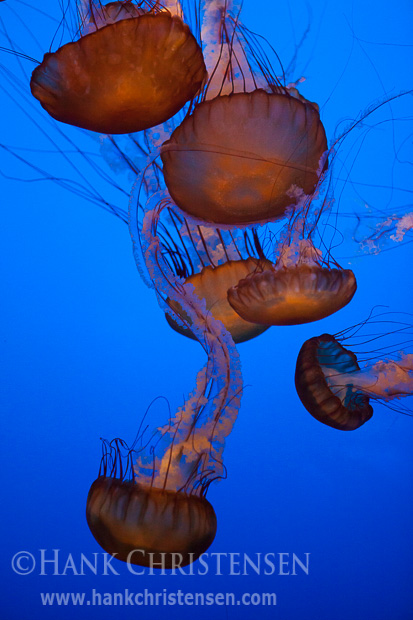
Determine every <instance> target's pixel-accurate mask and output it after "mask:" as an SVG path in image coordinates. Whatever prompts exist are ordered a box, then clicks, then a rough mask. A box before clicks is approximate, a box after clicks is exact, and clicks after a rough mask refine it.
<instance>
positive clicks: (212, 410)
mask: <svg viewBox="0 0 413 620" xmlns="http://www.w3.org/2000/svg"><path fill="white" fill-rule="evenodd" d="M138 188H139V186H138ZM150 203H151V201H149V204H150ZM164 208H165V204H163V203H162V201H161V202H160V204H159V206H158V207H157V208H155V209H152V210H151V209H149V208H148V209H147V210H146V215H145V217H144V220H143V224H142V229H141V230H140V229H139V228H138V217H139V202H138V200H135V199H134V196H132V199H131V216H130V218H131V221H130V227H131V235H132V239H133V242H134V251H135V256H136V260H137V263H138V266H139V268H140V269H144V268H146V270H147V274H148V276H149V280H147V282H148V283H149V284H150V285H152V286H153V287H154V288H155V290H156V293H157V295H158V299H159V300H160V301H161V303H163V305H164V306H166V308H167V307H168V305H171V304H172V301H174V302H175V304H179V308H180V309H181V310H180V311H181V312H182V314H185V317H188V318H189V319H190V321H191V330H192V331H193V333H194V334H195V335H196V337H197V339H198V340H199V342H200V343H201V345H202V346H203V348H204V350H205V352H206V353H207V355H208V361H207V364H206V365H205V367H204V368H203V369H202V370H201V371H200V372H199V373H198V376H197V382H196V387H195V389H194V391H193V392H192V393H191V394H190V396H189V398H188V399H187V401H186V402H185V404H184V406H183V407H182V408H180V409H179V410H178V411H177V413H176V414H175V416H174V417H173V418H172V419H171V420H170V421H169V423H168V424H167V425H166V426H165V427H163V428H161V429H158V434H159V436H160V440H159V442H158V443H157V445H156V447H155V448H152V449H146V450H145V449H142V450H141V451H140V452H138V453H137V462H136V464H135V468H134V474H133V476H132V479H131V480H125V479H124V474H123V472H122V470H121V469H119V468H120V467H121V462H119V458H118V452H117V451H116V445H115V458H114V460H113V461H110V464H108V461H107V459H105V460H104V463H103V471H101V475H100V476H99V478H98V479H97V480H96V481H95V482H94V483H93V485H92V487H91V490H90V492H89V496H88V501H87V509H86V512H87V519H88V523H89V526H90V529H91V531H92V533H93V535H94V536H95V538H96V540H97V541H98V542H99V544H101V545H102V547H103V548H104V549H105V550H106V551H108V552H109V553H112V554H116V555H117V557H118V558H119V559H121V560H125V561H128V562H132V563H136V564H139V565H142V566H149V565H153V564H158V565H159V563H161V565H162V567H163V568H173V567H174V566H176V565H181V566H184V565H186V564H188V563H190V562H193V561H194V560H195V559H196V558H197V557H199V555H200V554H201V553H203V552H204V551H205V550H206V549H207V548H208V547H209V545H210V544H211V543H212V541H213V539H214V536H215V530H216V518H215V513H214V511H213V508H212V506H211V505H210V504H209V502H207V500H206V499H205V494H206V492H207V490H208V487H209V485H210V484H211V482H213V481H214V480H217V479H219V478H221V477H222V476H223V475H224V467H223V462H222V452H223V449H224V444H225V438H226V437H227V436H228V435H229V433H230V432H231V430H232V427H233V424H234V422H235V420H236V417H237V414H238V409H239V405H240V397H241V391H242V378H241V371H240V365H239V357H238V353H237V350H236V348H235V345H234V343H233V341H232V339H231V337H230V335H229V333H228V332H227V331H226V330H225V328H224V327H223V325H222V323H221V322H220V321H217V320H215V319H214V318H213V317H212V316H211V314H210V313H209V312H207V310H206V306H205V301H200V299H199V298H198V297H197V296H196V295H194V293H193V291H192V287H191V286H190V285H188V284H185V283H184V282H183V281H182V279H180V278H178V277H177V276H176V275H175V274H174V273H173V271H172V270H171V269H170V267H169V265H168V263H167V261H166V260H165V259H164V257H163V251H162V248H161V244H160V239H159V236H158V223H159V218H160V215H161V213H162V210H163V209H164ZM142 262H144V266H143V264H142ZM174 311H175V312H176V305H175V310H174ZM132 453H133V452H129V453H128V457H127V458H128V459H130V458H131V457H130V455H131V454H132ZM109 456H110V454H109ZM113 463H114V464H113ZM111 471H114V472H115V477H112V475H110V474H111ZM119 472H122V473H120V475H119ZM108 473H109V475H108ZM116 474H118V475H116Z"/></svg>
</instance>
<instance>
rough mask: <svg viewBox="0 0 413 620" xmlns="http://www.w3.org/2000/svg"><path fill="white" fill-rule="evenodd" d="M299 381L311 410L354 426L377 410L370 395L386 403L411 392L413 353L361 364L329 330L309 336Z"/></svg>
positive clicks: (327, 420) (343, 426)
mask: <svg viewBox="0 0 413 620" xmlns="http://www.w3.org/2000/svg"><path fill="white" fill-rule="evenodd" d="M295 385H296V389H297V393H298V396H299V397H300V399H301V402H302V403H303V405H304V407H305V408H306V409H307V411H309V413H311V415H312V416H313V417H314V418H316V420H319V421H320V422H322V423H323V424H326V425H327V426H331V427H333V428H336V429H339V430H343V431H351V430H355V429H356V428H359V427H360V426H362V425H363V424H364V423H365V422H367V420H369V419H370V418H371V416H372V415H373V408H372V406H371V405H370V403H369V399H376V400H381V401H383V402H385V403H387V402H389V401H391V400H392V399H395V398H401V397H402V396H410V395H412V394H413V355H412V354H408V355H405V354H404V353H400V354H399V356H398V359H393V360H388V361H382V360H380V361H378V362H375V363H370V364H368V365H367V366H366V367H364V368H360V367H359V364H358V362H357V357H356V355H355V354H354V353H353V352H352V351H350V350H348V349H346V348H344V347H343V346H342V345H341V344H340V342H339V341H338V340H337V339H336V338H335V337H334V336H331V335H330V334H323V335H322V336H318V337H315V338H310V340H307V341H306V342H305V343H304V344H303V346H302V347H301V350H300V353H299V354H298V358H297V365H296V371H295Z"/></svg>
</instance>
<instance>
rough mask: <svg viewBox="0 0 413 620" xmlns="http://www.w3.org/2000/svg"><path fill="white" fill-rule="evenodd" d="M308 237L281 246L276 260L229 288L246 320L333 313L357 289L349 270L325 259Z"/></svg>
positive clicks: (290, 321) (292, 319) (289, 321)
mask: <svg viewBox="0 0 413 620" xmlns="http://www.w3.org/2000/svg"><path fill="white" fill-rule="evenodd" d="M319 254H320V253H319V251H318V250H316V248H314V247H313V245H312V243H311V242H310V241H309V240H308V239H307V240H304V239H301V240H300V241H299V242H298V245H297V246H296V248H295V249H294V244H291V245H289V246H284V247H283V248H282V250H281V253H280V256H279V259H278V260H277V262H276V263H275V264H274V265H270V267H269V268H267V269H264V270H262V271H260V272H256V273H252V274H249V275H248V276H247V277H246V278H244V279H243V280H240V282H238V284H237V285H236V286H233V287H232V288H230V289H229V290H228V301H229V303H230V305H231V306H232V308H234V310H235V311H236V312H237V313H238V314H239V315H240V316H241V317H242V318H243V319H245V320H246V321H254V322H255V323H261V324H263V325H298V324H302V323H310V322H312V321H318V320H320V319H323V318H325V317H326V316H329V315H330V314H333V313H335V312H337V311H338V310H340V309H341V308H343V307H344V306H346V305H347V304H348V303H349V302H350V301H351V299H352V298H353V296H354V293H355V292H356V289H357V283H356V278H355V276H354V273H353V272H352V271H351V269H341V268H339V267H338V266H337V267H330V266H329V265H328V264H325V265H324V264H323V263H322V261H321V259H320V255H319Z"/></svg>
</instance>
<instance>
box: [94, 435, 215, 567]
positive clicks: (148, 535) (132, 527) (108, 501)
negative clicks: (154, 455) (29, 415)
mask: <svg viewBox="0 0 413 620" xmlns="http://www.w3.org/2000/svg"><path fill="white" fill-rule="evenodd" d="M104 445H105V448H106V449H105V451H104V454H103V456H102V461H101V467H100V471H99V476H98V478H97V479H96V480H95V481H94V482H93V484H92V486H91V487H90V490H89V493H88V498H87V502H86V520H87V523H88V525H89V528H90V530H91V532H92V534H93V536H94V537H95V539H96V541H97V542H98V543H99V544H100V546H101V547H102V548H103V549H105V551H107V552H108V553H110V554H112V555H115V557H117V558H118V559H119V560H122V561H124V562H130V563H132V564H138V565H140V566H150V567H157V568H175V567H176V566H177V565H178V566H186V565H187V564H190V563H191V562H194V561H195V560H196V559H198V557H199V556H200V555H201V554H202V553H204V552H205V551H206V550H207V549H208V547H209V546H210V545H211V544H212V542H213V540H214V538H215V533H216V528H217V519H216V515H215V511H214V509H213V507H212V505H211V504H210V503H209V501H208V500H207V499H206V498H205V497H204V496H203V495H202V494H201V495H197V494H194V493H188V492H186V491H185V490H176V491H175V490H173V491H172V490H170V489H168V488H163V487H156V486H154V484H153V483H152V481H150V482H149V483H146V484H145V483H142V482H138V481H137V480H138V479H139V477H138V476H136V474H135V471H134V468H133V465H132V460H133V456H134V454H135V452H134V449H133V448H131V449H129V448H127V447H126V444H125V443H124V442H123V441H121V440H119V439H115V440H112V441H111V442H110V444H108V443H107V442H105V443H104ZM122 449H124V451H126V456H124V455H123V454H122ZM124 461H125V462H124Z"/></svg>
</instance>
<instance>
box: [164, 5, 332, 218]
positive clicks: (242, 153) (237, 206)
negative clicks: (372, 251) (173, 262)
mask: <svg viewBox="0 0 413 620" xmlns="http://www.w3.org/2000/svg"><path fill="white" fill-rule="evenodd" d="M239 4H240V3H238V2H234V3H229V6H227V4H225V6H224V5H223V3H221V2H211V3H209V5H208V6H207V8H206V15H205V17H204V22H203V32H202V37H203V40H204V41H205V42H206V43H205V45H206V47H205V50H206V53H207V51H208V50H210V54H209V59H208V61H207V65H208V70H209V74H210V75H211V77H210V80H209V82H208V84H207V87H206V89H205V91H204V94H203V97H202V100H201V102H200V103H199V104H198V105H197V106H196V107H195V110H194V112H193V113H192V114H191V115H189V116H187V117H186V118H185V119H184V121H183V122H182V123H181V125H180V126H179V127H177V128H176V129H175V131H174V132H173V133H172V135H171V137H170V139H169V140H167V141H166V142H165V144H164V145H163V147H162V150H161V158H162V162H163V172H164V176H165V182H166V186H167V188H168V190H169V193H170V195H171V196H172V198H173V200H174V201H175V202H176V204H177V205H178V207H180V208H181V209H182V210H183V211H184V212H185V213H188V214H190V215H192V216H193V217H196V218H199V219H200V220H202V221H206V222H213V223H218V224H225V225H235V224H236V225H246V224H250V223H257V222H266V221H269V220H274V219H279V218H282V217H284V215H285V212H286V210H287V209H288V207H290V206H292V205H295V204H297V203H299V202H300V201H301V200H302V199H303V196H305V195H308V194H311V193H312V192H313V191H314V190H315V188H316V187H317V184H318V183H319V180H320V177H321V175H322V172H323V171H324V170H325V168H326V165H327V158H326V152H327V139H326V134H325V131H324V127H323V125H322V123H321V121H320V116H319V112H318V109H317V106H316V105H315V104H312V103H310V102H308V101H306V100H305V99H304V98H302V97H300V96H296V89H293V90H291V91H290V90H289V89H288V88H287V87H285V86H283V85H282V83H281V81H280V80H279V79H278V78H277V77H276V76H273V75H272V74H271V71H270V69H269V68H268V67H266V66H264V65H263V64H260V63H258V62H257V57H256V56H255V55H254V53H253V52H252V51H251V50H252V49H253V46H252V43H251V41H249V39H248V36H247V32H246V30H245V29H243V27H242V25H241V24H240V23H239V19H238V16H236V17H232V14H231V9H232V11H233V12H234V13H235V14H236V13H237V11H238V12H239ZM254 43H255V44H257V42H256V41H254ZM257 55H258V54H257ZM250 56H251V60H250V59H249V57H250ZM261 56H262V54H261ZM261 56H260V57H261ZM214 62H215V66H214V68H212V66H213V64H214ZM255 64H257V66H258V69H257V67H256V66H255ZM226 93H228V94H226Z"/></svg>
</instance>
